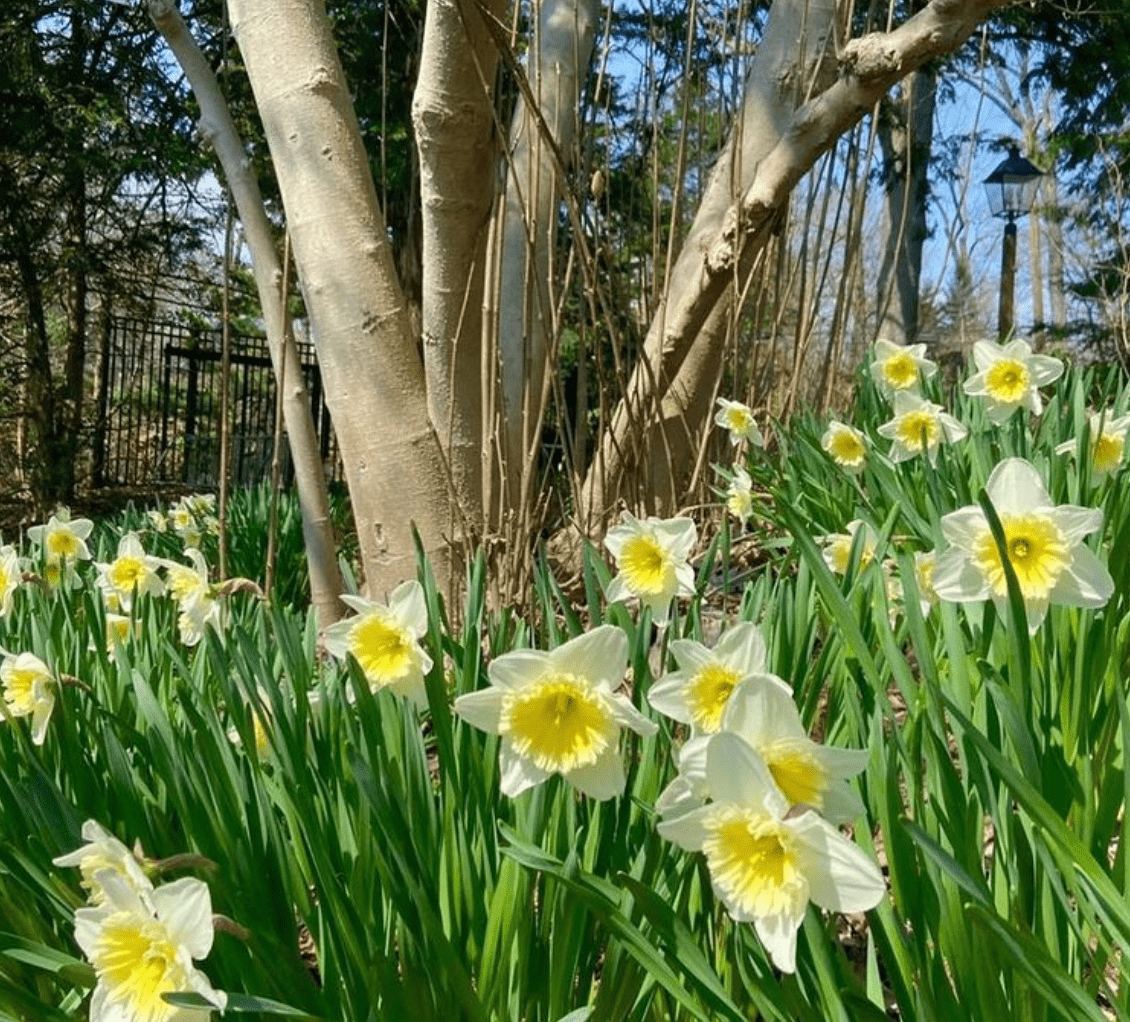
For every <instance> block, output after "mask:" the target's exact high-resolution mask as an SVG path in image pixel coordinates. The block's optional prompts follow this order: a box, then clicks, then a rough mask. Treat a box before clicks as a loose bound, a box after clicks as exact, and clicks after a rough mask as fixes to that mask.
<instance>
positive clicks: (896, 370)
mask: <svg viewBox="0 0 1130 1022" xmlns="http://www.w3.org/2000/svg"><path fill="white" fill-rule="evenodd" d="M925 353H926V345H925V344H910V345H904V344H895V343H894V342H893V341H887V340H882V339H880V340H878V341H876V342H875V347H874V349H873V354H874V358H873V359H872V361H871V378H872V379H873V380H874V381H875V383H876V384H877V385H878V387H879V390H880V391H882V393H883V394H884V395H886V396H887V397H892V396H893V395H895V394H897V393H899V392H901V391H911V392H913V393H917V392H918V388H919V386H920V385H921V382H922V380H924V379H925V380H928V379H929V378H930V377H931V376H933V375H934V373H936V372H937V371H938V367H937V365H936V364H935V363H933V362H931V361H930V360H929V359H928V358H926V354H925Z"/></svg>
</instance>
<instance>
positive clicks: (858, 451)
mask: <svg viewBox="0 0 1130 1022" xmlns="http://www.w3.org/2000/svg"><path fill="white" fill-rule="evenodd" d="M820 446H821V447H823V448H824V450H825V451H826V452H827V453H828V455H829V456H830V457H831V459H832V460H833V461H834V462H835V463H836V464H837V465H839V466H840V468H842V469H843V470H844V471H845V472H848V473H850V474H851V475H858V474H859V473H860V472H862V471H863V466H864V465H865V464H866V463H867V438H866V437H865V436H864V435H863V434H862V433H861V432H860V431H859V430H858V429H855V428H854V427H852V426H849V425H847V424H846V423H843V422H839V421H837V420H836V419H833V420H832V421H831V422H829V423H828V428H827V429H826V430H825V431H824V436H823V437H822V438H821V440H820Z"/></svg>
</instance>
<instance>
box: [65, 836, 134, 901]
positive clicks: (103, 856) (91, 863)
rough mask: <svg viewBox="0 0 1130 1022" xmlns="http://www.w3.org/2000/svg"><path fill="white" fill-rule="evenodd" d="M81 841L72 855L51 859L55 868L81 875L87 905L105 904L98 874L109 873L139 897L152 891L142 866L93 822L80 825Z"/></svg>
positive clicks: (69, 853)
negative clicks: (76, 870)
mask: <svg viewBox="0 0 1130 1022" xmlns="http://www.w3.org/2000/svg"><path fill="white" fill-rule="evenodd" d="M82 839H83V840H84V841H85V842H86V844H84V845H83V846H82V847H81V848H76V849H75V850H74V851H73V852H68V853H67V854H66V855H60V856H59V857H58V858H56V859H52V860H51V861H52V863H54V864H55V865H56V866H77V867H78V868H79V871H80V872H81V874H82V881H81V883H82V886H83V889H84V890H85V891H86V892H87V896H88V898H89V901H90V904H91V905H95V906H98V905H101V904H103V903H104V902H105V901H106V892H105V890H104V889H103V887H102V884H101V883H100V882H99V881H98V874H99V873H100V872H104V871H106V870H110V871H111V872H113V873H115V874H116V875H117V876H119V877H120V878H121V879H122V880H123V881H124V882H125V883H126V884H128V885H129V886H130V887H132V888H133V889H134V890H135V891H137V892H138V893H139V894H142V893H147V892H149V891H152V890H153V884H152V883H150V881H149V877H148V876H147V875H146V873H145V870H144V868H143V867H142V864H141V863H140V862H138V860H137V856H136V855H134V854H133V852H131V851H130V850H129V849H128V848H127V847H126V846H125V845H124V844H122V842H121V841H119V840H118V839H117V838H116V837H114V835H113V834H111V833H110V832H109V831H108V830H106V829H105V828H104V827H103V826H102V825H101V824H100V823H98V822H97V821H96V820H87V821H86V822H85V823H84V824H83V825H82Z"/></svg>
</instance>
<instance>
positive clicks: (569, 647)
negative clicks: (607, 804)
mask: <svg viewBox="0 0 1130 1022" xmlns="http://www.w3.org/2000/svg"><path fill="white" fill-rule="evenodd" d="M627 665H628V640H627V638H626V636H625V635H624V633H623V632H622V631H621V630H620V629H619V628H616V627H615V626H614V625H601V626H600V627H599V628H594V629H593V630H592V631H591V632H586V633H585V634H584V635H579V636H577V638H575V639H572V640H570V641H569V642H566V643H565V644H564V645H561V646H558V647H557V648H556V649H552V650H550V651H549V652H542V651H541V650H536V649H518V650H514V651H512V652H510V653H504V654H503V655H502V656H500V657H498V659H496V660H495V661H493V662H492V663H491V665H490V668H489V676H490V681H491V687H490V688H486V689H482V690H480V691H478V692H469V693H467V694H466V695H461V696H459V698H458V699H456V700H455V712H456V713H457V714H458V715H459V716H460V717H462V718H463V719H464V720H465V721H467V723H469V724H471V725H473V726H474V727H477V728H480V729H481V730H483V731H488V732H490V733H491V734H495V735H500V736H501V737H502V742H501V745H500V748H499V754H498V760H499V772H500V773H501V775H502V779H501V784H500V787H501V790H502V793H503V794H504V795H508V796H509V797H511V798H514V797H516V796H517V795H520V794H521V793H522V792H523V791H525V790H526V789H527V788H532V787H534V785H537V784H541V783H542V781H544V780H545V779H546V778H548V777H549V776H550V775H552V774H560V775H561V776H562V777H563V778H564V779H565V780H566V781H568V782H569V783H570V784H571V785H573V787H575V788H576V789H577V790H578V791H580V792H582V793H583V794H585V795H588V796H589V797H591V798H596V799H608V798H613V797H614V796H616V795H620V794H622V793H623V791H624V785H625V783H626V779H625V775H624V767H623V764H622V763H621V762H620V750H619V744H620V741H619V740H620V728H622V727H626V728H629V729H630V730H632V731H635V732H636V734H639V735H651V734H654V733H655V731H656V725H655V724H653V723H652V722H651V721H649V720H648V719H647V718H646V717H644V716H643V715H642V714H641V713H640V712H639V710H637V709H636V708H635V707H634V706H633V705H632V703H631V701H630V700H629V699H628V697H627V696H625V695H623V694H621V693H618V692H616V691H615V690H616V689H617V688H618V687H619V686H620V684H621V683H622V682H623V680H624V671H625V669H626V668H627Z"/></svg>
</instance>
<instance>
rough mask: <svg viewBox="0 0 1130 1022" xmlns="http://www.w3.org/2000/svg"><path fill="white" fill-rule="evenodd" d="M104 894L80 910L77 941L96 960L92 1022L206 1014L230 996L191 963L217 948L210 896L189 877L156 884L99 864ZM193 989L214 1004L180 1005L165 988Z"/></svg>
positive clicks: (188, 1020) (189, 1020)
mask: <svg viewBox="0 0 1130 1022" xmlns="http://www.w3.org/2000/svg"><path fill="white" fill-rule="evenodd" d="M93 879H94V883H96V884H98V885H99V886H100V887H101V889H102V892H103V901H102V903H101V904H100V905H98V906H97V907H94V908H80V909H79V910H78V911H77V912H75V941H76V942H77V943H78V946H79V947H80V948H82V951H83V954H85V955H86V957H87V959H88V960H89V961H90V964H91V965H92V966H94V973H95V976H96V977H97V980H98V982H97V985H96V986H95V988H94V994H93V996H92V997H91V1000H90V1022H208V1019H209V1018H210V1017H211V1014H212V1008H215V1009H217V1010H220V1011H223V1009H224V1008H225V1007H226V1005H227V996H226V995H225V994H224V993H222V992H220V991H218V990H214V989H213V988H212V984H211V983H209V982H208V978H207V977H206V976H205V975H204V974H203V973H202V972H201V971H200V970H199V969H198V968H196V966H195V965H194V964H193V962H194V961H198V960H200V959H202V958H206V957H207V955H208V953H209V952H210V951H211V950H212V934H213V930H212V898H211V895H210V894H209V891H208V885H207V884H205V883H204V882H203V881H200V880H196V879H194V878H192V877H185V878H183V879H181V880H174V881H173V882H172V883H170V884H163V885H162V886H160V887H157V888H155V889H153V890H151V891H138V890H136V889H134V887H132V886H131V885H130V884H129V883H128V882H127V881H126V880H125V878H124V877H123V875H122V874H121V873H120V872H119V871H118V870H117V869H102V870H97V871H95V874H94V878H93ZM171 993H196V994H199V995H200V996H201V997H202V998H203V999H204V1000H205V1001H207V1002H208V1004H210V1005H211V1006H212V1008H178V1007H175V1006H174V1005H171V1004H169V1003H167V1002H166V1001H165V1000H164V999H163V998H162V996H161V995H162V994H171Z"/></svg>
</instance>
